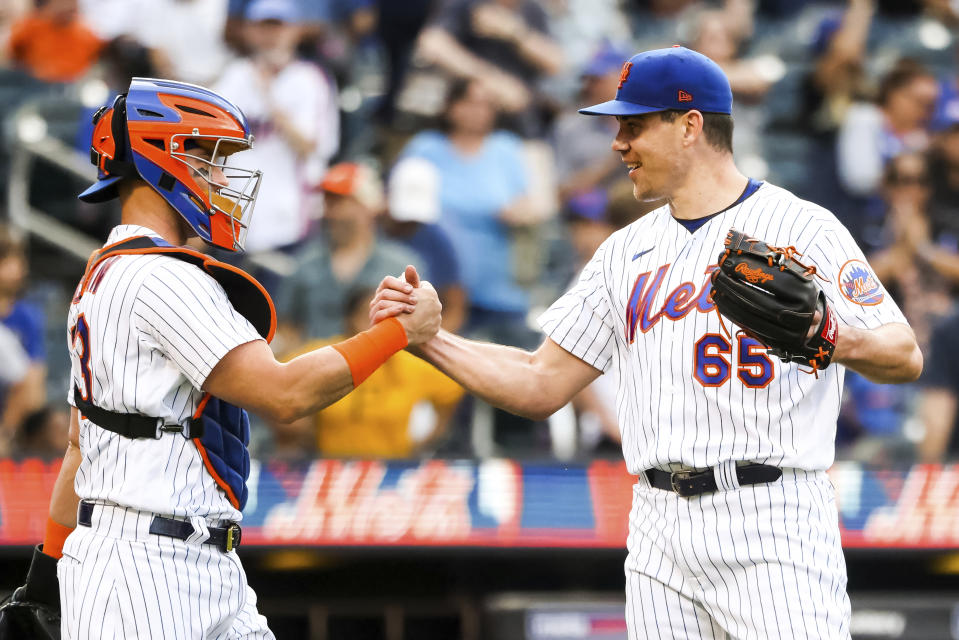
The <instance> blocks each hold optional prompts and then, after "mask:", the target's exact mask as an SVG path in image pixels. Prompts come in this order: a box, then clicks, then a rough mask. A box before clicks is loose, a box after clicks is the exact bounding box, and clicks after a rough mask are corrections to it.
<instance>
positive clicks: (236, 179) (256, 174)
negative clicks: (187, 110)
mask: <svg viewBox="0 0 959 640" xmlns="http://www.w3.org/2000/svg"><path fill="white" fill-rule="evenodd" d="M252 142H253V136H250V138H249V139H243V138H229V137H223V136H203V135H196V134H185V133H178V134H174V135H172V136H171V137H170V156H171V157H173V158H176V159H177V160H179V161H180V162H182V163H183V164H185V165H186V166H187V167H188V168H189V169H190V174H191V175H192V176H193V178H194V181H195V182H196V184H197V186H198V187H199V188H200V189H201V190H203V189H204V185H205V191H206V201H207V202H208V203H209V206H208V207H207V206H206V205H205V204H204V207H203V208H205V209H208V210H209V215H210V225H211V229H210V233H211V235H212V233H213V229H212V227H213V226H214V225H215V224H216V222H215V218H217V217H221V218H223V219H224V220H225V221H226V223H227V224H228V226H229V230H230V232H231V233H232V236H233V248H234V250H235V251H242V250H243V247H244V246H245V244H246V236H247V233H248V232H249V229H250V222H251V221H252V218H253V207H254V205H255V204H256V197H257V194H258V193H259V190H260V179H261V178H262V177H263V172H262V171H259V170H255V169H244V168H242V167H236V166H230V165H228V164H227V159H228V157H229V156H230V155H232V154H234V153H236V152H238V151H243V150H246V149H249V148H250V146H251V145H252ZM198 147H199V148H203V149H207V150H209V151H210V158H204V157H202V156H199V155H196V154H195V153H191V151H193V150H194V149H196V148H198ZM186 158H189V159H191V160H193V161H195V162H198V163H200V165H201V167H200V168H197V167H195V166H193V165H192V164H190V163H189V162H187V160H186ZM204 167H205V168H204ZM217 171H219V172H221V173H222V175H223V177H224V178H225V179H226V181H227V184H226V185H220V184H216V183H215V182H213V179H214V177H215V173H216V172H217ZM221 224H222V223H221Z"/></svg>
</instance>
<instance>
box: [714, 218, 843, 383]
mask: <svg viewBox="0 0 959 640" xmlns="http://www.w3.org/2000/svg"><path fill="white" fill-rule="evenodd" d="M725 245H726V249H725V250H724V251H723V252H722V253H721V254H719V268H718V269H716V271H714V272H713V274H712V276H711V278H710V280H711V283H712V291H711V292H710V297H711V299H712V301H713V303H714V304H715V305H716V310H717V311H718V312H719V314H720V315H721V316H723V317H725V318H727V319H729V320H731V321H732V322H733V323H735V324H736V325H738V326H739V327H740V328H741V329H742V331H743V332H744V333H746V334H747V335H749V336H750V337H752V338H755V339H756V340H758V341H759V342H761V343H763V344H764V345H766V347H767V348H768V349H769V353H771V354H773V355H774V356H777V357H778V358H780V359H781V360H782V361H783V362H798V363H799V364H805V365H808V366H810V367H812V373H816V372H818V371H819V370H820V369H825V368H826V367H828V366H829V363H830V362H831V361H832V356H833V353H834V352H835V350H836V339H837V337H838V327H839V322H838V320H837V319H836V315H835V313H834V312H833V310H832V309H831V308H830V307H829V305H828V303H827V302H826V294H825V293H823V291H822V289H820V288H819V285H817V284H816V281H815V277H816V275H817V274H816V267H813V266H807V265H805V264H803V263H801V262H799V261H798V260H797V259H796V257H795V256H798V255H802V254H800V253H798V252H797V251H796V249H795V247H773V246H770V245H767V244H766V243H765V242H763V241H761V240H757V239H755V238H749V237H747V236H746V234H744V233H742V232H741V231H736V230H735V229H730V231H729V234H727V236H726V242H725ZM770 270H772V273H770ZM817 313H818V314H819V324H818V325H817V327H816V330H815V332H813V333H812V337H807V336H810V330H811V329H812V326H813V322H814V321H815V320H816V314H817Z"/></svg>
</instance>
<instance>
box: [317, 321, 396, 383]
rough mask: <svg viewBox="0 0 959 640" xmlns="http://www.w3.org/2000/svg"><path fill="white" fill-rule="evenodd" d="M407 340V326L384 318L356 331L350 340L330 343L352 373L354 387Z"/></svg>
mask: <svg viewBox="0 0 959 640" xmlns="http://www.w3.org/2000/svg"><path fill="white" fill-rule="evenodd" d="M408 344H409V340H407V338H406V329H404V328H403V325H402V324H400V321H399V320H397V319H396V318H387V319H386V320H384V321H383V322H380V323H379V324H377V325H375V326H374V327H373V328H372V329H367V330H366V331H364V332H362V333H358V334H356V335H355V336H353V337H352V338H350V339H349V340H344V341H343V342H339V343H337V344H334V345H333V348H334V349H336V350H337V351H338V352H339V354H340V355H341V356H343V358H344V359H345V360H346V364H348V365H349V367H350V374H351V375H352V376H353V387H354V388H356V387H358V386H360V383H361V382H363V381H364V380H366V379H367V378H369V377H370V374H371V373H373V372H374V371H376V369H377V368H378V367H379V366H380V365H381V364H383V363H384V362H386V361H387V360H389V359H390V356H392V355H393V354H394V353H396V352H397V351H399V350H400V349H402V348H403V347H405V346H406V345H408Z"/></svg>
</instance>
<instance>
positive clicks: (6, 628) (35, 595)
mask: <svg viewBox="0 0 959 640" xmlns="http://www.w3.org/2000/svg"><path fill="white" fill-rule="evenodd" d="M59 638H60V588H59V585H58V583H57V561H56V560H54V559H53V558H51V557H50V556H48V555H46V554H44V553H43V552H42V551H41V547H40V546H37V547H34V550H33V560H32V561H31V563H30V571H29V572H28V573H27V583H26V584H25V585H23V586H22V587H20V588H19V589H17V590H16V591H14V592H13V595H12V596H11V597H10V598H9V599H8V600H7V601H6V602H2V603H0V640H59Z"/></svg>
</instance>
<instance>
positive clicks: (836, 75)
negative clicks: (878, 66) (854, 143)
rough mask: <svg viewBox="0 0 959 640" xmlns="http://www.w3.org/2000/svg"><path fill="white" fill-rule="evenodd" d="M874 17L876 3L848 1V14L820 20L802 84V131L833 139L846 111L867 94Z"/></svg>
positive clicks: (837, 14)
mask: <svg viewBox="0 0 959 640" xmlns="http://www.w3.org/2000/svg"><path fill="white" fill-rule="evenodd" d="M874 14H875V6H874V0H849V6H848V8H847V9H846V10H845V11H838V10H836V11H830V12H829V13H827V14H826V15H825V16H823V18H822V19H821V20H820V21H819V24H818V25H817V26H816V31H815V34H814V35H813V38H812V42H811V44H810V53H811V55H812V56H813V64H812V70H811V71H810V73H809V74H808V75H807V76H806V77H805V79H804V82H803V94H802V103H801V109H802V110H801V116H800V118H801V122H800V125H801V127H802V128H803V130H805V131H811V132H814V133H815V134H817V135H826V136H831V137H833V138H834V137H835V135H836V133H837V132H838V131H839V127H840V125H841V124H842V122H843V120H844V119H845V114H846V110H847V109H848V108H849V107H850V105H851V104H852V103H853V102H854V101H857V100H862V99H863V98H864V97H865V96H866V95H867V93H868V90H867V87H866V77H865V64H866V40H867V38H868V36H869V28H870V25H871V24H872V18H873V15H874Z"/></svg>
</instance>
